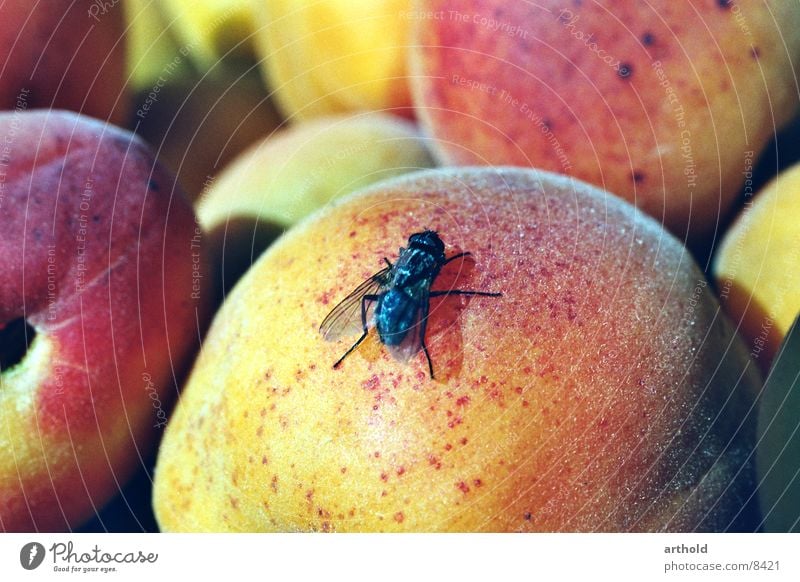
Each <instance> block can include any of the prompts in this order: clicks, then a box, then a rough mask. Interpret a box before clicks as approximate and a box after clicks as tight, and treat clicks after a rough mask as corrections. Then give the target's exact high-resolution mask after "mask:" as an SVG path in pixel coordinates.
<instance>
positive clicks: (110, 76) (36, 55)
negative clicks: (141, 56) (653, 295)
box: [0, 0, 128, 124]
mask: <svg viewBox="0 0 800 582" xmlns="http://www.w3.org/2000/svg"><path fill="white" fill-rule="evenodd" d="M124 30H125V27H124V17H123V13H122V10H121V9H120V8H119V7H113V6H110V5H109V3H107V2H106V3H102V2H101V3H93V2H70V3H64V2H59V3H57V4H53V3H33V4H31V3H30V2H29V1H28V0H6V1H5V2H3V3H2V4H0V109H16V110H23V109H34V108H41V107H49V108H56V109H69V110H71V111H77V112H79V113H83V114H85V115H89V116H91V117H96V118H99V119H103V120H108V121H112V122H113V123H117V124H121V123H123V122H124V120H125V116H126V115H127V112H128V102H127V94H126V91H125V36H124Z"/></svg>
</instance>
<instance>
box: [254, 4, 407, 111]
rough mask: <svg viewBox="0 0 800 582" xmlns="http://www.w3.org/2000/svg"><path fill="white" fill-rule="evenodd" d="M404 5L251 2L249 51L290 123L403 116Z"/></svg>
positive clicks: (405, 40) (405, 51) (405, 46)
mask: <svg viewBox="0 0 800 582" xmlns="http://www.w3.org/2000/svg"><path fill="white" fill-rule="evenodd" d="M410 6H411V2H410V0H373V1H371V2H360V3H358V5H354V4H353V3H352V2H348V1H346V0H320V1H317V2H311V3H302V2H292V1H288V0H269V1H264V0H254V1H253V11H254V15H255V17H256V18H257V22H258V24H259V25H258V27H257V28H256V31H255V45H256V52H257V54H258V55H259V56H260V58H261V59H262V61H261V62H262V64H263V69H262V70H263V72H264V75H265V78H266V79H267V82H268V84H269V86H270V88H271V89H272V91H274V95H275V99H276V102H277V103H278V106H279V107H280V109H281V111H282V112H283V114H284V115H285V116H286V117H288V118H290V119H294V118H297V119H308V118H311V117H316V116H319V115H324V114H331V113H343V112H348V111H365V110H377V111H382V110H386V109H390V110H393V112H395V113H403V114H405V115H407V116H410V107H411V94H410V91H409V87H408V82H407V78H406V59H407V52H408V42H409V38H408V36H409V34H410V29H411V25H412V20H411V19H409V18H408V17H407V12H408V10H409V8H410Z"/></svg>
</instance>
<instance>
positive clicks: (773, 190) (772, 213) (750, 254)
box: [714, 164, 800, 532]
mask: <svg viewBox="0 0 800 582" xmlns="http://www.w3.org/2000/svg"><path fill="white" fill-rule="evenodd" d="M746 198H747V200H746V202H745V205H744V208H743V210H742V212H741V214H740V215H739V217H738V218H737V219H736V222H735V223H734V224H733V226H732V227H731V228H730V230H729V231H728V232H727V233H726V234H725V238H724V239H723V240H722V243H721V245H720V247H719V252H718V254H717V256H716V258H715V263H714V276H715V278H716V282H717V289H718V293H719V296H720V302H721V303H722V306H723V307H724V308H725V310H726V311H727V312H728V314H729V315H730V317H731V318H732V319H733V321H734V322H735V323H736V324H737V326H738V328H739V331H740V332H741V333H742V335H743V336H744V338H745V339H746V340H747V343H748V344H749V347H750V354H751V356H752V357H753V359H754V360H756V362H757V363H758V364H759V365H760V366H761V369H762V371H763V372H764V373H765V374H769V376H770V381H769V382H767V384H766V385H765V387H764V392H763V394H762V395H761V398H760V400H759V421H758V429H759V432H758V434H759V438H758V448H757V460H758V463H757V466H758V468H759V483H761V486H760V488H759V494H760V500H761V508H762V511H763V512H764V515H765V529H767V530H768V531H777V532H786V531H797V527H798V525H797V524H798V521H797V520H798V517H799V516H800V514H799V513H798V507H800V506H799V505H798V502H800V482H798V480H797V475H798V471H800V460H798V455H797V451H798V444H797V438H796V436H795V433H796V432H797V424H798V418H800V398H799V397H800V392H798V390H797V387H796V385H797V381H796V380H797V379H796V373H797V372H796V366H795V367H794V368H793V367H792V366H791V365H787V362H792V361H796V360H797V352H796V349H797V348H796V346H797V343H796V341H795V343H794V344H789V345H787V347H786V349H785V351H784V353H783V356H782V358H784V360H785V361H784V371H783V372H780V373H779V372H776V371H774V370H772V371H771V366H772V365H773V364H775V365H776V366H777V363H776V358H777V355H778V353H779V350H780V346H781V342H782V341H783V340H784V339H785V338H786V336H787V334H788V333H789V330H790V328H791V326H792V323H793V322H794V321H795V318H797V316H798V314H800V273H798V270H797V266H798V264H799V263H800V227H798V224H797V216H798V213H800V164H797V165H794V166H792V167H791V168H789V169H787V170H785V171H784V172H782V173H780V174H778V176H777V177H776V178H775V179H773V180H772V181H771V182H770V183H769V184H767V185H766V186H765V187H764V188H763V189H762V190H761V191H759V192H758V193H757V194H756V195H755V196H754V197H753V195H752V190H751V191H749V192H747V193H746ZM773 376H774V377H773ZM779 377H781V379H779ZM793 384H794V385H795V387H794V388H792V386H793Z"/></svg>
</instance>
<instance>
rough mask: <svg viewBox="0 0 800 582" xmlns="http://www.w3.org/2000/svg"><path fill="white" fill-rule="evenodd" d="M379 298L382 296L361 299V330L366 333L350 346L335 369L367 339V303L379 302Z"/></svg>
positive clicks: (367, 296)
mask: <svg viewBox="0 0 800 582" xmlns="http://www.w3.org/2000/svg"><path fill="white" fill-rule="evenodd" d="M378 297H380V296H379V295H364V296H363V297H362V298H361V329H362V330H363V331H364V333H362V334H361V337H360V338H358V339H357V340H356V343H354V344H353V345H352V346H350V349H349V350H347V351H346V352H345V353H344V355H343V356H342V357H341V358H339V359H338V360H336V363H335V364H334V365H333V368H334V369H336V368H338V367H339V364H341V363H342V361H343V360H344V359H345V358H346V357H347V356H349V355H350V353H351V352H352V351H353V350H354V349H356V348H357V347H358V346H359V344H360V343H361V342H363V341H364V340H365V339H366V338H367V333H369V329H368V328H367V301H377V300H378Z"/></svg>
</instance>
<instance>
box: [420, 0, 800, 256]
mask: <svg viewBox="0 0 800 582" xmlns="http://www.w3.org/2000/svg"><path fill="white" fill-rule="evenodd" d="M415 8H416V10H417V11H418V12H420V13H421V14H439V15H441V17H440V18H430V17H421V18H420V19H419V21H418V23H417V26H415V28H414V29H413V30H414V35H415V41H414V42H413V43H412V44H413V45H414V47H415V48H413V49H412V54H411V58H410V60H409V62H410V70H411V76H410V79H411V85H412V93H413V97H414V106H415V108H416V110H417V115H418V118H419V119H420V121H421V123H422V125H423V127H424V129H425V130H426V131H428V132H429V133H430V134H431V135H432V136H433V137H434V138H436V140H437V143H438V148H437V149H438V152H439V155H440V159H441V161H442V162H443V163H444V164H450V165H476V164H480V165H504V164H506V165H515V166H533V167H536V168H541V169H545V170H551V171H555V172H560V173H564V174H569V175H572V176H575V177H577V178H580V179H581V180H585V181H587V182H590V183H592V184H596V185H598V186H600V187H602V188H604V189H606V190H608V191H609V192H613V193H614V194H617V195H619V196H621V197H623V198H625V199H626V200H628V201H630V202H632V203H634V204H636V205H637V206H638V207H639V208H641V209H643V210H644V211H645V212H647V213H648V214H650V215H651V216H653V217H655V218H656V219H657V220H658V221H660V222H662V223H664V224H665V225H666V226H667V227H668V228H669V229H670V230H671V231H672V232H673V233H674V234H675V235H676V236H677V237H678V238H680V239H681V240H685V239H686V238H687V236H688V238H689V239H690V241H691V242H692V243H693V245H695V244H701V242H702V241H704V242H705V244H708V240H709V239H710V238H714V235H715V234H718V233H719V232H720V231H721V230H722V228H723V226H724V225H725V224H726V222H727V220H728V219H729V218H730V212H731V210H732V208H733V203H734V201H735V199H736V195H737V194H738V192H739V190H740V188H741V186H742V184H743V181H744V178H743V175H742V169H743V167H744V165H745V161H746V157H747V156H755V157H757V156H758V155H759V153H760V152H761V151H762V150H763V149H764V147H765V146H766V145H767V143H768V141H769V140H770V139H771V137H772V135H773V134H774V133H775V131H776V129H778V128H780V127H781V126H783V125H785V124H786V123H788V122H789V120H791V119H792V117H793V116H794V115H795V114H796V112H797V110H798V105H799V103H798V96H797V91H796V89H795V83H794V81H793V79H795V78H796V76H797V73H798V65H797V63H798V62H800V36H798V35H797V34H796V31H797V29H798V28H799V27H800V8H798V5H797V3H796V2H791V1H787V0H779V1H775V2H768V3H757V4H749V5H747V6H744V5H741V3H737V2H730V3H727V4H725V3H718V2H712V1H709V2H704V3H686V2H667V1H656V2H650V3H648V4H646V5H642V3H640V2H635V1H633V0H614V1H598V2H569V3H564V2H560V1H553V0H544V1H543V2H535V3H531V2H518V1H515V0H467V1H461V2H454V1H452V0H418V1H417V2H416V4H415Z"/></svg>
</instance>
